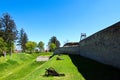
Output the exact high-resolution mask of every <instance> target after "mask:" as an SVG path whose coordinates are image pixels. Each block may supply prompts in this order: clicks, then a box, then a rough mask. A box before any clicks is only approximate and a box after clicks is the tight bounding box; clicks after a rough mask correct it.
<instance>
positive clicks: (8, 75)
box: [0, 53, 50, 80]
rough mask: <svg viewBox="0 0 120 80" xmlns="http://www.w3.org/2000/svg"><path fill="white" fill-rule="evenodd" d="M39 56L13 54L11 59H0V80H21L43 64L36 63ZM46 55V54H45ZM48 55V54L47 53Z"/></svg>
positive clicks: (8, 57)
mask: <svg viewBox="0 0 120 80" xmlns="http://www.w3.org/2000/svg"><path fill="white" fill-rule="evenodd" d="M39 55H41V54H35V53H34V54H25V53H20V54H13V55H12V56H11V57H10V56H7V57H6V58H4V57H1V58H0V61H1V62H0V80H21V78H22V77H24V76H26V74H29V73H30V72H32V71H33V70H34V69H35V68H36V67H38V66H40V65H41V64H43V63H44V62H36V61H35V60H36V57H37V56H39ZM47 55H48V54H47ZM49 55H50V53H49Z"/></svg>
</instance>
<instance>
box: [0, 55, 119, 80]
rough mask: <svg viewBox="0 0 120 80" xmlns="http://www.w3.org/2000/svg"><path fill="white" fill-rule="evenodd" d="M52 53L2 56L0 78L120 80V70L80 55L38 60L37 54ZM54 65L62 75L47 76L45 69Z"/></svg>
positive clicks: (0, 79)
mask: <svg viewBox="0 0 120 80" xmlns="http://www.w3.org/2000/svg"><path fill="white" fill-rule="evenodd" d="M51 54H52V53H38V54H35V53H34V54H25V53H21V54H13V55H12V56H11V57H10V56H7V57H6V58H4V57H0V80H120V70H119V69H116V68H113V67H111V66H108V65H104V64H101V63H98V62H96V61H94V60H90V59H88V58H84V57H81V56H78V55H61V56H59V57H60V58H61V59H63V60H56V57H58V56H57V55H56V56H54V57H53V58H51V59H50V60H49V61H47V62H45V61H44V62H43V61H42V62H36V58H37V56H50V55H51ZM49 67H53V68H54V69H55V70H56V71H57V72H58V73H60V74H65V76H61V77H57V76H56V77H53V76H49V77H45V76H44V74H45V71H46V70H45V69H46V68H49Z"/></svg>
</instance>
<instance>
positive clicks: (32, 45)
mask: <svg viewBox="0 0 120 80" xmlns="http://www.w3.org/2000/svg"><path fill="white" fill-rule="evenodd" d="M25 45H26V48H27V50H28V51H29V52H30V53H32V52H33V51H34V50H35V48H36V47H37V43H36V42H33V41H28V42H27V43H26V44H25Z"/></svg>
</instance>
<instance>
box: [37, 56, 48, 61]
mask: <svg viewBox="0 0 120 80" xmlns="http://www.w3.org/2000/svg"><path fill="white" fill-rule="evenodd" d="M48 60H49V56H38V57H37V58H36V61H48Z"/></svg>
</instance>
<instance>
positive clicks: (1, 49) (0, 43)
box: [0, 37, 6, 57]
mask: <svg viewBox="0 0 120 80" xmlns="http://www.w3.org/2000/svg"><path fill="white" fill-rule="evenodd" d="M0 53H3V54H4V57H5V56H6V43H5V41H4V40H3V38H2V37H0Z"/></svg>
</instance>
